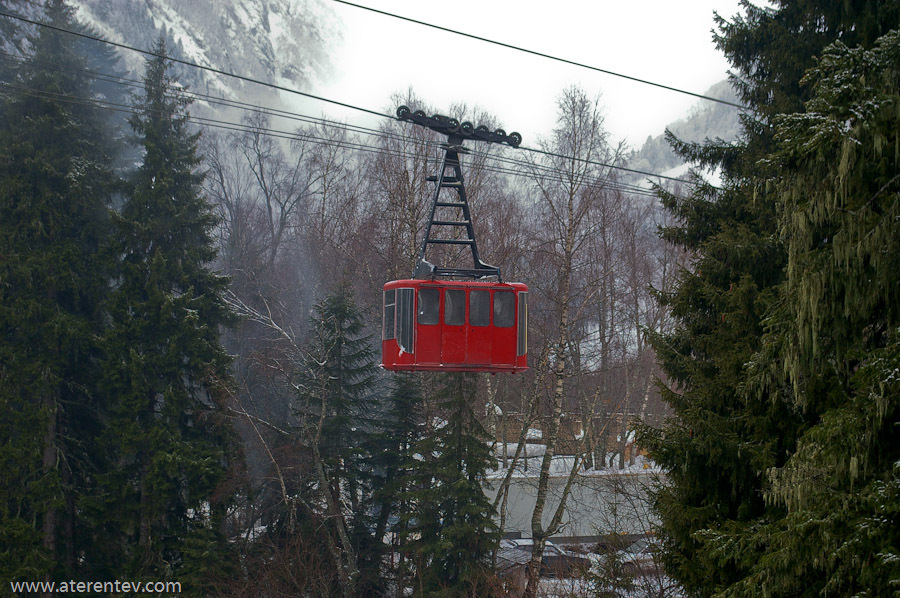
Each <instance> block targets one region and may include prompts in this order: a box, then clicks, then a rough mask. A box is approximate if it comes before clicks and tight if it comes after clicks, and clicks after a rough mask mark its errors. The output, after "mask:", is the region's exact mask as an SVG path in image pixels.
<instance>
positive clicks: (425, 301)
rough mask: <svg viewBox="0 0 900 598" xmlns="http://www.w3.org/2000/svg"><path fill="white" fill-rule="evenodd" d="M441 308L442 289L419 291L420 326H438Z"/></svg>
mask: <svg viewBox="0 0 900 598" xmlns="http://www.w3.org/2000/svg"><path fill="white" fill-rule="evenodd" d="M440 307H441V291H440V289H419V324H437V323H438V312H439V311H440Z"/></svg>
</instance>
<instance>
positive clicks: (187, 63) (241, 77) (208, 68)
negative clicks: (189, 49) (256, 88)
mask: <svg viewBox="0 0 900 598" xmlns="http://www.w3.org/2000/svg"><path fill="white" fill-rule="evenodd" d="M0 16H2V17H8V18H11V19H17V20H19V21H23V22H25V23H29V24H31V25H37V26H38V27H46V28H47V29H51V30H53V31H59V32H60V33H68V34H70V35H75V36H77V37H81V38H84V39H89V40H92V41H95V42H99V43H103V44H109V45H110V46H115V47H117V48H123V49H125V50H130V51H132V52H138V53H140V54H144V55H145V56H153V57H155V58H162V59H164V60H171V61H172V62H175V63H178V64H183V65H185V66H189V67H193V68H198V69H203V70H205V71H209V72H211V73H216V74H217V75H223V76H225V77H231V78H233V79H238V80H240V81H245V82H247V83H253V84H254V85H262V86H263V87H270V88H272V89H277V90H278V91H284V92H287V93H291V94H295V95H299V96H303V97H307V98H311V99H313V100H319V101H320V102H327V103H329V104H334V105H336V106H341V107H344V108H350V109H352V110H358V111H360V112H366V113H368V114H374V115H375V116H381V117H384V118H394V117H393V116H390V115H388V114H384V113H382V112H378V111H377V110H369V109H368V108H361V107H359V106H354V105H352V104H345V103H344V102H338V101H337V100H331V99H329V98H324V97H322V96H317V95H314V94H311V93H306V92H304V91H300V90H298V89H293V88H291V87H285V86H283V85H276V84H274V83H268V82H266V81H261V80H259V79H254V78H252V77H247V76H244V75H238V74H237V73H230V72H228V71H223V70H222V69H217V68H214V67H211V66H204V65H202V64H198V63H196V62H191V61H189V60H182V59H180V58H173V57H171V56H165V55H163V54H157V53H156V52H151V51H149V50H143V49H141V48H136V47H134V46H129V45H127V44H123V43H119V42H114V41H110V40H108V39H103V38H102V37H97V36H95V35H88V34H87V33H81V32H79V31H72V30H71V29H64V28H62V27H57V26H55V25H50V24H49V23H42V22H40V21H35V20H32V19H28V18H26V17H23V16H21V15H16V14H12V13H8V12H5V11H0Z"/></svg>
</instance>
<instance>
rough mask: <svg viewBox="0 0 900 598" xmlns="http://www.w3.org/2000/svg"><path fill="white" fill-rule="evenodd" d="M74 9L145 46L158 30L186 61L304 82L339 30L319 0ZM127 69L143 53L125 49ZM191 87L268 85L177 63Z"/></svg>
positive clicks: (311, 79)
mask: <svg viewBox="0 0 900 598" xmlns="http://www.w3.org/2000/svg"><path fill="white" fill-rule="evenodd" d="M73 5H74V6H76V7H77V9H78V13H77V14H78V16H79V18H80V19H82V20H83V21H84V22H85V23H87V24H88V25H90V26H92V27H94V28H95V29H96V30H97V32H98V33H99V34H100V35H101V36H102V37H105V38H107V39H110V40H112V41H116V42H120V43H124V44H127V45H129V46H135V47H138V48H143V49H149V48H151V47H152V46H153V44H154V42H155V41H156V40H157V39H158V37H159V35H160V34H161V33H162V34H164V36H165V37H166V40H167V43H169V44H170V45H171V47H172V48H173V50H172V54H173V56H175V57H178V58H182V59H184V60H188V61H191V62H196V63H198V64H201V65H204V66H210V67H214V68H216V69H219V70H223V71H226V72H233V73H236V74H240V75H243V76H246V77H251V78H254V79H260V80H263V81H268V82H271V83H275V84H278V85H282V86H284V87H290V88H296V89H300V90H308V89H310V88H311V87H312V86H313V85H314V84H316V83H317V82H320V81H322V80H324V79H326V78H327V77H328V75H329V72H330V71H331V68H332V67H331V63H330V60H329V55H328V52H327V50H326V48H327V46H328V45H329V43H330V41H331V40H335V39H336V38H339V37H340V28H339V22H338V21H337V19H336V18H335V17H334V15H333V13H332V11H331V8H330V6H328V4H327V2H325V0H267V1H265V2H260V1H259V0H192V1H184V0H76V1H75V2H73ZM122 57H123V59H124V60H125V61H126V64H127V65H128V67H129V69H130V70H133V71H134V72H138V73H140V72H143V62H144V57H143V56H141V55H139V54H137V53H135V52H129V51H127V50H123V51H122ZM180 73H181V78H182V81H183V82H184V83H186V84H188V85H189V86H190V87H191V88H192V89H194V90H195V91H199V92H201V93H212V94H216V95H219V94H229V93H231V92H240V93H239V95H240V96H241V97H242V98H244V99H247V96H248V95H252V96H256V95H260V96H265V97H269V96H271V95H272V94H273V93H274V92H272V91H267V90H266V89H265V88H262V87H258V86H254V85H252V84H247V83H242V82H241V81H239V80H237V79H234V78H231V77H226V76H223V75H217V74H215V73H210V72H208V71H200V70H198V69H194V68H187V67H185V68H182V69H180Z"/></svg>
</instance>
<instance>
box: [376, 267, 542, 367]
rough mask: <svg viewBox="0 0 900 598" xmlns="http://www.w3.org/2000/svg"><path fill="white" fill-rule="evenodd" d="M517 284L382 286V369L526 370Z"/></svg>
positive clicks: (523, 313) (524, 320) (524, 301)
mask: <svg viewBox="0 0 900 598" xmlns="http://www.w3.org/2000/svg"><path fill="white" fill-rule="evenodd" d="M527 341H528V287H527V286H526V285H524V284H522V283H518V282H512V283H501V282H482V281H452V280H394V281H391V282H388V283H387V284H385V285H384V326H383V334H382V341H381V355H382V357H381V363H382V366H383V367H384V368H385V369H388V370H393V371H443V372H448V371H449V372H521V371H523V370H526V369H528V349H527Z"/></svg>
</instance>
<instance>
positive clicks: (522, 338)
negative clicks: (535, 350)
mask: <svg viewBox="0 0 900 598" xmlns="http://www.w3.org/2000/svg"><path fill="white" fill-rule="evenodd" d="M517 332H518V333H519V338H518V342H517V345H516V355H525V353H527V352H528V293H526V292H524V291H521V292H520V293H519V329H518V331H517Z"/></svg>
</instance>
